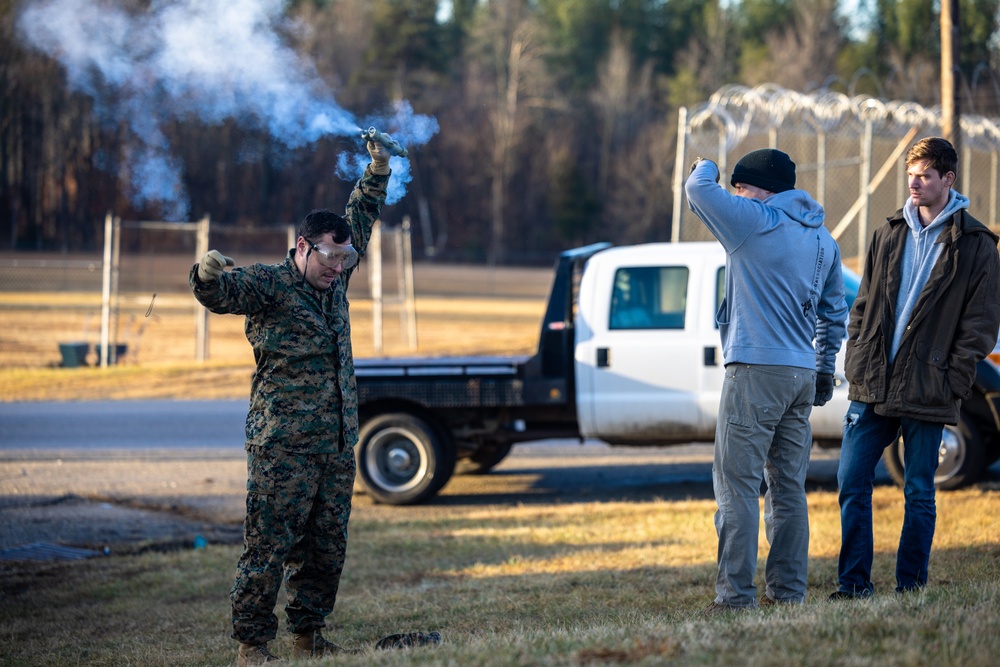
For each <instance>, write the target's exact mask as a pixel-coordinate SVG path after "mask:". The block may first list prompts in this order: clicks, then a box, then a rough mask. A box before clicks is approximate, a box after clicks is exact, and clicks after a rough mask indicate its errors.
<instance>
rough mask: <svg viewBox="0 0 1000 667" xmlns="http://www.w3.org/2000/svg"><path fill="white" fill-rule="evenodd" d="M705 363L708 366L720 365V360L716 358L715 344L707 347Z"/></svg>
mask: <svg viewBox="0 0 1000 667" xmlns="http://www.w3.org/2000/svg"><path fill="white" fill-rule="evenodd" d="M705 365H706V366H718V365H719V362H718V360H717V359H716V358H715V346H714V345H712V346H711V347H706V348H705Z"/></svg>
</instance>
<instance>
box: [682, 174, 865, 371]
mask: <svg viewBox="0 0 1000 667" xmlns="http://www.w3.org/2000/svg"><path fill="white" fill-rule="evenodd" d="M718 173H719V170H718V167H716V165H715V163H713V162H711V161H710V160H702V161H700V162H699V163H698V166H697V167H696V168H695V169H694V171H692V173H691V175H690V176H689V177H688V180H687V183H686V184H685V191H686V193H687V197H688V203H689V205H690V206H691V210H692V211H694V212H695V213H696V214H697V215H698V217H699V218H701V219H702V221H704V223H705V225H706V226H707V227H708V229H709V230H710V231H711V232H712V234H714V235H715V237H716V238H717V239H718V240H719V242H720V243H722V246H723V247H724V248H725V250H726V298H725V299H724V300H723V302H722V306H721V307H720V308H719V312H718V313H717V315H716V320H717V321H718V324H719V331H720V333H721V335H722V350H723V355H724V357H725V363H727V364H729V363H733V362H739V363H745V364H764V365H776V366H794V367H799V368H810V369H813V368H814V369H816V371H817V372H819V373H833V371H834V368H835V364H836V357H837V352H838V351H839V350H840V346H841V343H842V342H843V339H844V332H845V325H846V321H847V314H848V309H847V302H846V301H845V299H844V279H843V275H842V274H841V267H840V248H839V247H838V246H837V243H836V241H834V240H833V237H832V236H830V232H828V231H827V229H826V228H825V227H824V226H823V219H824V216H823V207H822V206H820V205H819V204H818V203H816V201H815V200H814V199H813V198H812V197H810V196H809V194H808V193H807V192H805V191H804V190H788V191H786V192H781V193H778V194H775V195H772V196H771V197H768V198H767V199H766V200H764V201H758V200H756V199H747V198H745V197H737V196H735V195H732V194H730V193H729V192H727V191H726V189H725V188H723V187H721V186H720V185H719V184H718V183H716V182H715V179H716V176H717V174H718Z"/></svg>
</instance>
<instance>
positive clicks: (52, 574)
mask: <svg viewBox="0 0 1000 667" xmlns="http://www.w3.org/2000/svg"><path fill="white" fill-rule="evenodd" d="M876 496H877V497H876V500H877V510H876V523H877V524H878V525H879V526H880V527H882V528H883V529H882V530H879V531H877V534H876V548H877V554H876V560H875V577H876V584H877V586H878V587H879V590H880V592H879V594H878V595H876V597H875V598H874V599H872V600H869V601H863V602H848V603H827V602H826V601H825V598H826V596H827V594H829V593H830V592H831V591H832V590H833V588H834V580H835V578H836V551H837V549H838V548H839V543H838V539H839V532H838V530H839V524H838V518H837V512H836V498H835V495H834V494H832V493H829V492H817V493H814V494H811V495H810V518H811V523H812V528H813V529H812V533H813V541H812V545H811V556H812V558H811V565H810V577H809V585H810V598H809V600H808V601H807V603H806V604H805V605H801V606H796V607H778V608H768V609H764V610H759V611H756V612H749V613H745V614H735V615H731V616H728V617H722V618H718V617H716V618H709V619H706V618H702V617H700V616H699V615H698V613H697V612H698V611H699V610H700V609H701V608H702V607H704V606H705V605H706V604H707V603H708V602H709V601H710V599H711V598H712V595H713V592H712V586H713V581H714V577H715V563H714V554H715V535H714V529H713V528H712V514H713V512H714V509H715V504H714V502H712V501H697V500H694V501H692V500H689V501H669V502H668V501H655V502H648V503H622V502H613V503H567V504H560V505H556V504H553V505H531V506H510V507H499V506H498V507H486V508H483V507H475V508H470V507H452V508H445V507H440V506H438V507H433V508H428V511H427V513H426V514H421V513H419V512H409V513H406V514H405V515H404V514H402V513H400V514H393V513H388V512H371V513H369V512H360V513H359V514H358V515H357V516H356V517H355V519H354V520H353V521H352V524H351V538H350V539H351V541H350V547H349V557H348V563H347V568H346V571H345V574H344V577H343V580H342V583H341V593H340V598H339V600H338V604H337V611H336V612H335V618H334V619H333V620H332V625H333V627H332V628H331V629H330V630H329V631H328V632H327V636H328V637H330V638H331V639H334V640H335V641H338V642H340V643H343V644H345V645H348V646H355V647H365V646H371V645H372V644H373V643H374V641H375V640H377V639H378V638H379V637H381V636H383V635H386V634H390V633H393V632H401V631H409V630H422V631H429V630H438V631H440V632H441V633H442V635H443V637H444V642H443V643H442V645H440V646H436V647H427V648H417V649H411V650H403V651H388V652H377V653H376V652H375V651H372V650H369V651H367V652H365V653H363V654H361V655H357V656H350V657H343V658H338V659H337V660H336V661H333V660H327V661H325V663H319V662H310V663H308V664H313V665H316V664H329V665H332V664H337V665H344V666H345V667H352V666H355V665H356V666H359V667H360V666H361V665H442V666H445V665H447V666H452V665H454V666H461V667H464V666H483V667H492V666H497V667H499V666H501V665H503V666H507V665H510V666H514V665H518V666H520V665H567V666H577V665H588V666H589V665H722V664H739V665H750V666H753V665H762V666H765V665H766V666H772V665H900V666H903V665H906V666H910V665H928V666H930V665H934V666H935V667H936V666H938V665H988V664H993V663H994V661H995V659H996V655H998V654H1000V633H998V632H997V628H998V627H1000V543H998V539H997V538H998V535H1000V531H998V525H1000V519H998V518H997V517H998V515H1000V512H998V511H997V510H998V509H1000V492H997V491H988V490H987V491H984V490H969V491H963V492H955V493H950V494H946V495H945V494H940V495H939V530H938V535H937V540H936V542H937V544H936V548H935V551H934V553H933V555H932V559H931V585H930V586H929V587H928V588H927V589H926V590H925V591H923V592H921V593H917V594H911V595H907V596H897V595H895V594H894V593H892V592H891V590H892V584H891V580H892V572H893V567H894V561H895V556H894V553H895V539H897V538H898V529H899V521H900V518H901V505H902V497H901V493H900V492H899V491H898V490H896V489H892V488H884V489H883V488H880V489H877V490H876ZM761 554H762V556H764V555H766V543H765V542H764V541H763V539H762V541H761ZM237 556H238V548H237V547H224V546H212V545H210V546H209V547H208V548H206V549H199V550H190V551H179V552H173V553H147V554H144V555H140V556H129V557H126V556H119V557H107V558H99V559H93V560H89V561H82V562H74V563H47V564H39V565H30V566H20V567H18V568H14V569H10V568H8V569H6V570H5V571H0V664H2V665H5V666H6V665H25V666H29V665H30V666H33V665H115V666H120V665H144V666H153V667H156V666H161V665H163V666H166V665H192V666H193V665H229V664H233V662H234V661H235V643H234V642H233V641H232V640H231V639H229V637H228V633H229V618H228V617H229V598H228V592H229V587H230V585H231V583H232V575H233V571H234V567H235V562H236V558H237ZM760 569H761V570H762V568H760ZM759 577H760V573H758V578H759ZM279 617H280V618H281V621H282V629H281V631H279V635H278V639H277V640H276V641H275V642H274V643H273V644H272V650H273V651H274V652H275V653H277V654H279V655H283V656H289V655H290V653H291V647H290V639H289V637H288V634H287V633H286V632H285V631H284V628H283V623H284V619H283V617H282V614H281V612H280V610H279ZM293 664H294V663H293Z"/></svg>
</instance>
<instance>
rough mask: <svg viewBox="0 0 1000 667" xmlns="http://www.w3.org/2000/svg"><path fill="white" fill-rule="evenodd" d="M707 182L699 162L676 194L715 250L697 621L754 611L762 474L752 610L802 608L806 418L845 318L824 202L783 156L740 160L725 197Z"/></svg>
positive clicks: (827, 379)
mask: <svg viewBox="0 0 1000 667" xmlns="http://www.w3.org/2000/svg"><path fill="white" fill-rule="evenodd" d="M718 179H719V169H718V167H717V166H716V165H715V163H713V162H711V161H709V160H700V159H699V160H698V161H697V162H696V163H695V165H694V167H693V168H692V170H691V175H690V176H689V177H688V180H687V183H686V188H685V189H686V192H687V197H688V203H689V204H690V206H691V210H693V211H694V212H695V213H696V214H697V215H698V217H699V218H701V219H702V220H703V221H704V223H705V225H706V226H707V227H708V228H709V230H711V232H712V234H714V235H715V237H716V238H717V239H719V241H720V242H721V243H722V246H723V247H724V248H725V250H726V296H725V299H724V300H723V302H722V306H721V307H720V308H719V312H718V314H717V315H716V319H717V321H718V324H719V330H720V333H721V335H722V349H723V356H724V359H725V365H726V377H725V382H724V384H723V388H722V399H721V402H720V405H719V418H718V426H717V427H716V433H715V462H714V464H713V466H712V478H713V485H714V489H715V498H716V502H717V503H718V507H719V509H718V511H717V512H716V514H715V528H716V531H717V533H718V535H719V552H718V566H719V570H718V576H717V577H716V584H715V591H716V597H715V600H714V601H713V602H712V603H711V604H709V606H708V607H707V608H706V609H705V610H704V613H706V614H718V613H725V612H728V611H732V610H740V609H748V608H753V607H756V606H758V601H757V596H756V588H755V586H754V583H753V580H754V574H755V572H756V569H757V534H758V530H759V526H760V508H759V505H758V502H759V498H760V483H761V479H762V478H763V479H765V480H766V482H767V493H766V494H765V496H764V507H765V511H764V522H765V528H766V535H767V540H768V542H769V543H770V545H771V552H770V554H769V555H768V558H767V564H766V567H765V577H764V580H765V583H766V590H765V592H764V594H763V595H762V596H761V599H760V603H759V604H761V605H771V604H775V603H785V604H796V603H802V602H804V601H805V596H806V575H807V573H808V555H809V519H808V510H807V505H806V493H805V478H806V472H807V469H808V467H809V452H810V450H811V448H812V429H811V428H810V426H809V414H810V412H811V411H812V406H813V405H823V404H825V403H826V402H827V401H828V400H830V398H832V396H833V384H834V381H833V371H834V366H835V362H836V356H837V352H838V350H840V346H841V343H842V342H843V339H844V330H845V322H846V320H847V303H846V301H845V300H844V280H843V276H842V274H841V266H840V248H838V247H837V243H836V242H835V241H834V240H833V237H831V236H830V233H829V232H828V231H827V230H826V228H825V227H824V226H823V220H824V216H823V207H822V206H820V205H819V204H818V203H816V201H815V200H813V198H812V197H810V196H809V194H808V193H806V192H805V191H803V190H796V189H795V163H793V162H792V160H791V158H789V157H788V155H786V154H785V153H783V152H781V151H778V150H774V149H762V150H757V151H752V152H750V153H748V154H747V155H745V156H744V157H743V158H741V159H740V161H739V162H738V163H737V164H736V167H735V168H734V169H733V175H732V179H731V184H732V186H733V187H734V188H735V191H736V194H735V195H733V194H729V193H728V192H727V191H726V189H725V188H723V187H720V186H719V185H718Z"/></svg>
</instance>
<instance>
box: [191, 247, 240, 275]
mask: <svg viewBox="0 0 1000 667" xmlns="http://www.w3.org/2000/svg"><path fill="white" fill-rule="evenodd" d="M227 266H236V262H235V261H234V260H233V258H232V257H226V256H225V255H223V254H222V253H221V252H219V251H218V250H209V251H208V252H206V253H205V255H204V257H202V258H201V260H199V261H198V280H200V281H201V282H203V283H211V282H215V281H216V280H218V279H219V276H221V275H222V272H223V271H225V270H226V267H227Z"/></svg>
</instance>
